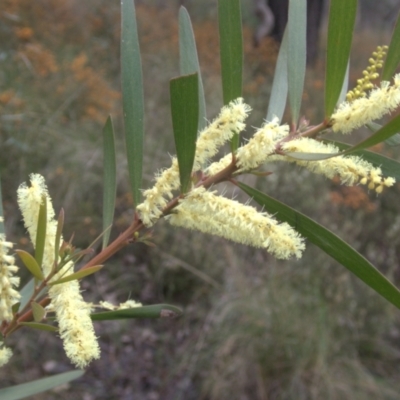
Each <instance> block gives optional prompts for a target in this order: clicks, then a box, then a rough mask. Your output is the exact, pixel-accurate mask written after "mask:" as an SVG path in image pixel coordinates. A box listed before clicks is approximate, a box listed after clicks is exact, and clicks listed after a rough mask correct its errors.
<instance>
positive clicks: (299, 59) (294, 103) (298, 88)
mask: <svg viewBox="0 0 400 400" xmlns="http://www.w3.org/2000/svg"><path fill="white" fill-rule="evenodd" d="M287 29H288V64H287V65H288V66H287V69H288V82H289V103H290V108H291V112H292V124H293V126H297V122H298V120H299V115H300V107H301V99H302V97H303V87H304V77H305V74H306V57H307V45H306V30H307V0H290V1H289V16H288V28H287Z"/></svg>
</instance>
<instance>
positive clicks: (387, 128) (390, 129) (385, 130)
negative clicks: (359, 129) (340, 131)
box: [345, 115, 400, 154]
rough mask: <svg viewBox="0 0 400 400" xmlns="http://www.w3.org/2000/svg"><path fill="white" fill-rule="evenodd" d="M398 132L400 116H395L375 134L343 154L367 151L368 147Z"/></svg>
mask: <svg viewBox="0 0 400 400" xmlns="http://www.w3.org/2000/svg"><path fill="white" fill-rule="evenodd" d="M399 131H400V115H397V116H395V117H394V118H392V120H391V121H389V122H388V123H387V124H386V125H384V126H383V127H382V128H380V129H379V130H378V131H377V132H375V133H374V134H373V135H371V136H370V137H368V138H367V139H365V140H363V141H362V142H360V143H357V144H356V145H355V146H353V147H351V148H350V149H348V150H346V152H345V153H346V154H348V153H353V152H355V151H357V150H361V149H367V148H368V147H371V146H375V145H376V144H378V143H381V142H383V141H385V140H387V139H389V138H390V137H392V136H393V135H395V134H396V133H397V132H399Z"/></svg>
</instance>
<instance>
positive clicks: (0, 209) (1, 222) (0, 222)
mask: <svg viewBox="0 0 400 400" xmlns="http://www.w3.org/2000/svg"><path fill="white" fill-rule="evenodd" d="M0 217H1V218H0V234H5V233H6V231H5V229H4V220H3V219H4V211H3V195H2V193H1V179H0Z"/></svg>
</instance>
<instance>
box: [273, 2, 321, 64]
mask: <svg viewBox="0 0 400 400" xmlns="http://www.w3.org/2000/svg"><path fill="white" fill-rule="evenodd" d="M266 3H267V4H268V6H269V8H270V9H271V11H272V13H273V14H274V17H275V25H274V28H273V29H272V32H271V36H272V37H273V38H275V39H276V40H278V41H279V42H280V41H282V37H283V32H284V30H285V27H286V23H287V19H288V8H289V1H288V0H266ZM323 5H324V0H307V62H308V63H309V64H313V63H314V62H315V60H316V58H317V55H318V42H319V33H320V27H321V20H322V11H323Z"/></svg>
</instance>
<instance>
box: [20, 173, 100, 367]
mask: <svg viewBox="0 0 400 400" xmlns="http://www.w3.org/2000/svg"><path fill="white" fill-rule="evenodd" d="M30 178H31V186H30V187H28V186H27V185H26V184H22V185H21V186H20V187H19V189H18V204H19V207H20V209H21V212H22V215H23V217H24V222H25V227H26V228H27V229H28V232H29V235H30V237H31V241H32V243H33V244H34V245H35V243H36V233H37V232H36V229H37V220H38V217H39V207H40V204H41V201H42V197H43V196H46V200H47V227H46V240H45V250H44V257H43V272H44V275H45V276H48V274H49V273H50V272H51V270H52V267H53V263H54V245H55V237H56V231H57V221H56V220H55V219H54V209H53V205H52V204H51V199H50V196H49V195H48V191H47V187H46V184H45V181H44V178H43V177H42V176H41V175H38V174H32V175H31V176H30ZM72 272H73V264H72V263H67V264H66V265H64V266H63V267H62V269H61V270H60V271H59V272H58V273H57V274H56V275H55V276H54V277H53V280H57V279H58V278H59V277H61V276H67V275H69V274H71V273H72ZM49 297H50V299H51V303H50V306H49V307H50V308H51V309H53V310H54V311H55V313H56V317H57V322H58V325H59V331H60V336H61V338H62V340H63V343H64V349H65V352H66V354H67V356H68V357H69V358H70V360H71V361H72V362H73V363H74V364H75V365H76V366H77V367H79V368H83V367H85V366H86V365H87V364H88V363H89V362H90V361H91V360H93V359H97V358H99V357H100V348H99V344H98V342H97V338H96V335H95V332H94V328H93V323H92V320H91V318H90V306H89V305H88V304H87V303H86V302H85V301H84V300H83V297H82V295H81V293H80V288H79V283H78V281H77V280H74V281H70V282H66V283H61V284H59V285H54V286H50V288H49Z"/></svg>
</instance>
